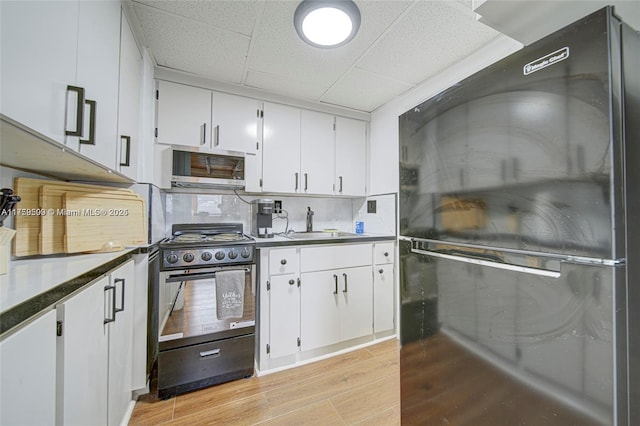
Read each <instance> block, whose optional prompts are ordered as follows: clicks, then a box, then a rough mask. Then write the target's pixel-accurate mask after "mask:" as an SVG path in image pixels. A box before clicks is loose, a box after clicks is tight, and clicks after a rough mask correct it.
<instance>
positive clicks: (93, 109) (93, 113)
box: [80, 99, 98, 145]
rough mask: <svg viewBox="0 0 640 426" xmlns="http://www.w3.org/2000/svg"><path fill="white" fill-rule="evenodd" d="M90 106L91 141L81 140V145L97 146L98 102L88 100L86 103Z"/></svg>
mask: <svg viewBox="0 0 640 426" xmlns="http://www.w3.org/2000/svg"><path fill="white" fill-rule="evenodd" d="M85 103H86V104H87V105H89V139H80V143H81V144H84V145H95V144H96V109H97V108H98V102H96V101H92V100H89V99H87V100H86V101H85Z"/></svg>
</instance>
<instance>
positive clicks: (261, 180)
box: [260, 178, 262, 188]
mask: <svg viewBox="0 0 640 426" xmlns="http://www.w3.org/2000/svg"><path fill="white" fill-rule="evenodd" d="M260 188H262V178H260Z"/></svg>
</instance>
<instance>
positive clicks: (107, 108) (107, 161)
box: [72, 1, 121, 169]
mask: <svg viewBox="0 0 640 426" xmlns="http://www.w3.org/2000/svg"><path fill="white" fill-rule="evenodd" d="M120 13H121V11H120V3H119V2H113V1H97V2H92V1H90V2H85V1H81V2H80V6H79V9H78V18H79V19H78V63H77V76H76V85H78V86H80V87H84V88H85V99H86V100H87V103H88V101H89V100H91V101H94V102H95V106H93V107H92V106H91V105H87V106H86V107H85V120H84V125H85V126H84V128H85V131H84V132H83V137H82V138H81V139H80V148H79V151H80V152H81V153H82V154H83V155H85V156H87V157H89V158H91V159H93V160H95V161H97V162H99V163H101V164H103V165H105V166H107V167H109V168H112V169H115V168H116V167H115V165H116V141H117V123H118V73H119V63H120ZM83 141H84V142H83ZM72 147H73V146H72Z"/></svg>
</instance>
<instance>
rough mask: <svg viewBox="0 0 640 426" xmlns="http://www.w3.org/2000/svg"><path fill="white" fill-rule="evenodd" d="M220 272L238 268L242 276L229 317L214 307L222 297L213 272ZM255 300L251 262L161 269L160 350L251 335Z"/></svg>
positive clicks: (222, 292)
mask: <svg viewBox="0 0 640 426" xmlns="http://www.w3.org/2000/svg"><path fill="white" fill-rule="evenodd" d="M221 271H239V272H242V273H243V275H244V287H243V292H244V294H243V300H242V302H241V307H240V306H238V304H237V303H236V305H235V308H236V311H237V313H236V314H233V313H232V314H231V317H229V316H230V315H229V312H226V315H225V314H223V312H219V310H218V305H219V303H218V299H219V298H221V297H224V296H225V295H224V293H225V289H223V288H219V285H218V283H217V282H216V274H219V273H220V272H221ZM255 301H256V287H255V265H254V264H247V265H233V266H228V267H215V268H204V269H196V270H189V269H185V270H179V271H166V272H162V273H161V280H160V303H159V305H160V306H159V315H158V317H159V320H160V326H159V339H158V340H159V346H160V350H161V351H162V350H168V349H173V348H178V347H184V346H187V345H195V344H199V343H204V342H209V341H212V340H217V339H225V338H231V337H236V336H242V335H247V334H253V333H254V332H255V308H256V306H255ZM236 302H237V301H236ZM222 309H223V308H221V310H220V311H222ZM240 311H241V312H242V315H241V316H240V315H239V312H240Z"/></svg>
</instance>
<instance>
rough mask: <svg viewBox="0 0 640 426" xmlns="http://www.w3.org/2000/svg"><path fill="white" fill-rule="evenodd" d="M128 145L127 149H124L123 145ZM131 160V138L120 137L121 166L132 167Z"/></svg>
mask: <svg viewBox="0 0 640 426" xmlns="http://www.w3.org/2000/svg"><path fill="white" fill-rule="evenodd" d="M123 142H124V143H125V144H126V149H124V150H123V149H122V143H123ZM123 151H124V153H125V156H124V161H122V152H123ZM130 159H131V136H126V135H120V165H121V166H126V167H129V166H130Z"/></svg>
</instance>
